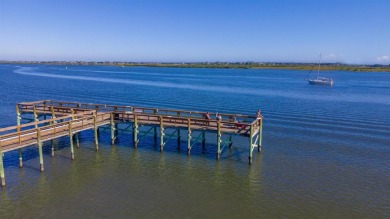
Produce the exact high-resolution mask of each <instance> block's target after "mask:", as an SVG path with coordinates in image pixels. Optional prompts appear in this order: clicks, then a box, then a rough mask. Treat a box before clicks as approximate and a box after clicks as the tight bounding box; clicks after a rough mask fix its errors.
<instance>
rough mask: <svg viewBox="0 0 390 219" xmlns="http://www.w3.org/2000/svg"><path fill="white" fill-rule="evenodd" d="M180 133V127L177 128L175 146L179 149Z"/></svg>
mask: <svg viewBox="0 0 390 219" xmlns="http://www.w3.org/2000/svg"><path fill="white" fill-rule="evenodd" d="M180 142H181V135H180V128H178V129H177V148H178V149H180Z"/></svg>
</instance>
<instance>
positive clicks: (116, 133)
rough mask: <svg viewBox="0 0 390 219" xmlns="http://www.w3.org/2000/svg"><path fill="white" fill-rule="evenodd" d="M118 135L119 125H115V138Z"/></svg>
mask: <svg viewBox="0 0 390 219" xmlns="http://www.w3.org/2000/svg"><path fill="white" fill-rule="evenodd" d="M118 134H119V125H118V123H115V136H116V137H118Z"/></svg>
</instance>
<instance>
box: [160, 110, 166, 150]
mask: <svg viewBox="0 0 390 219" xmlns="http://www.w3.org/2000/svg"><path fill="white" fill-rule="evenodd" d="M164 135H165V134H164V121H163V117H162V116H160V151H161V152H162V151H163V150H164Z"/></svg>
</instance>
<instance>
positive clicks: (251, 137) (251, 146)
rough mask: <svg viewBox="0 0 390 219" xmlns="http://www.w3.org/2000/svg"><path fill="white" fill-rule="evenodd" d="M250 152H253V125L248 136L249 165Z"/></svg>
mask: <svg viewBox="0 0 390 219" xmlns="http://www.w3.org/2000/svg"><path fill="white" fill-rule="evenodd" d="M252 152H253V125H251V127H250V135H249V164H252Z"/></svg>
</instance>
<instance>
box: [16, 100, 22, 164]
mask: <svg viewBox="0 0 390 219" xmlns="http://www.w3.org/2000/svg"><path fill="white" fill-rule="evenodd" d="M20 119H21V118H20V111H19V105H18V104H16V125H17V126H20ZM18 131H20V127H19V128H18ZM18 152H19V167H20V168H22V167H23V156H22V149H21V148H18Z"/></svg>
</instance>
